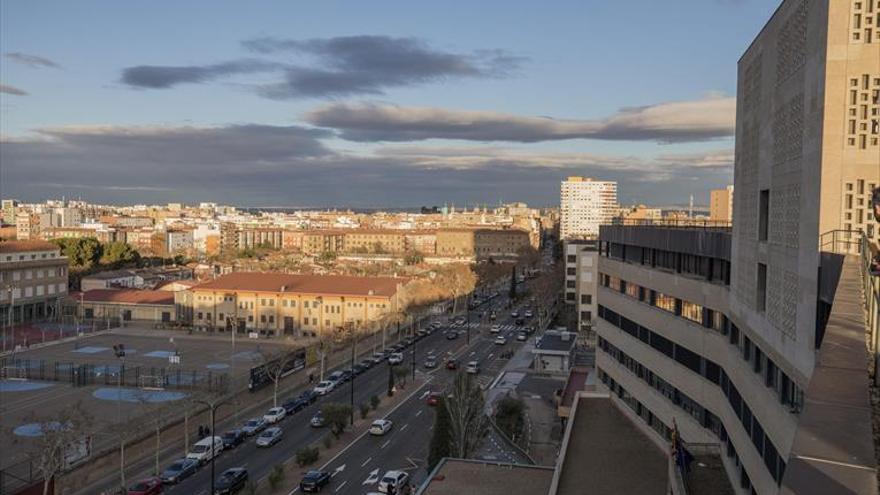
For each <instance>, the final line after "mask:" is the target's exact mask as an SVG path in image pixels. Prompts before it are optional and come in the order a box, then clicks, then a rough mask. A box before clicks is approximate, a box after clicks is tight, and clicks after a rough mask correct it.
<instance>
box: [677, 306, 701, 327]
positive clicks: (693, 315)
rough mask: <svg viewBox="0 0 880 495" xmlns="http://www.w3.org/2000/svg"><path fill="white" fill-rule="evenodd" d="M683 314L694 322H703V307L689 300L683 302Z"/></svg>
mask: <svg viewBox="0 0 880 495" xmlns="http://www.w3.org/2000/svg"><path fill="white" fill-rule="evenodd" d="M681 316H683V317H685V318H687V319H688V320H691V321H692V322H694V323H697V324H700V325H702V324H703V307H702V306H700V305H699V304H694V303H692V302H689V301H682V302H681Z"/></svg>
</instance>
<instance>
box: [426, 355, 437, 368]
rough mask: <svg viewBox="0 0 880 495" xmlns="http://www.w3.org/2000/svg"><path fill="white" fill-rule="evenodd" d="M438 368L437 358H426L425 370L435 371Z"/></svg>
mask: <svg viewBox="0 0 880 495" xmlns="http://www.w3.org/2000/svg"><path fill="white" fill-rule="evenodd" d="M436 367H437V358H436V357H434V356H428V357H426V358H425V368H428V369H433V368H436Z"/></svg>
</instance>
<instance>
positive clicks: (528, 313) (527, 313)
mask: <svg viewBox="0 0 880 495" xmlns="http://www.w3.org/2000/svg"><path fill="white" fill-rule="evenodd" d="M524 316H525V317H526V318H531V317H532V316H535V313H532V310H531V309H527V310H526V312H525V315H524Z"/></svg>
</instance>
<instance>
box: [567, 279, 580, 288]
mask: <svg viewBox="0 0 880 495" xmlns="http://www.w3.org/2000/svg"><path fill="white" fill-rule="evenodd" d="M576 285H577V282H575V281H574V280H566V281H565V287H566V288H568V289H574V288H575V287H576Z"/></svg>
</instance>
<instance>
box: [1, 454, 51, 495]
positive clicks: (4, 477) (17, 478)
mask: <svg viewBox="0 0 880 495" xmlns="http://www.w3.org/2000/svg"><path fill="white" fill-rule="evenodd" d="M41 481H42V479H41V478H40V476H39V474H38V473H37V471H36V468H35V467H34V463H33V461H32V460H31V459H30V458H27V459H25V460H23V461H19V462H16V463H15V464H10V465H9V466H4V467H3V468H2V469H0V495H12V494H14V493H18V492H19V491H21V490H23V489H25V488H27V487H29V486H32V485H34V484H35V483H38V482H41ZM50 493H51V492H50Z"/></svg>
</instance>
